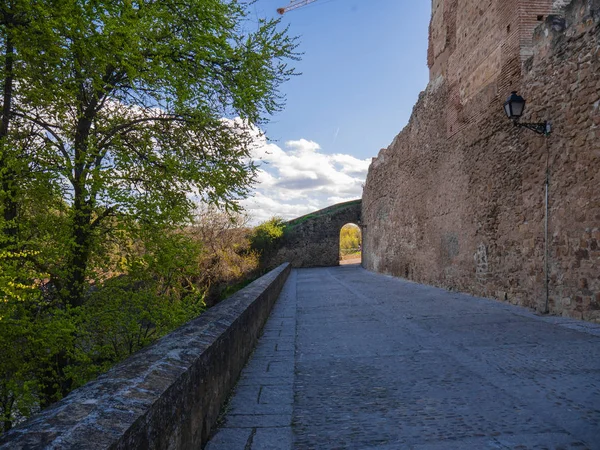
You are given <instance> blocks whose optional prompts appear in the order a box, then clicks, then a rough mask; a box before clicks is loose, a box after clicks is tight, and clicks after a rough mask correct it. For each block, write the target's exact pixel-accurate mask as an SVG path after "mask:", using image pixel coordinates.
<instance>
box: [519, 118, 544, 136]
mask: <svg viewBox="0 0 600 450" xmlns="http://www.w3.org/2000/svg"><path fill="white" fill-rule="evenodd" d="M513 123H514V124H515V126H516V127H520V128H527V129H528V130H531V131H533V132H535V133H537V134H543V135H544V136H548V135H549V134H550V133H551V132H552V124H551V123H550V122H539V123H520V122H518V121H516V120H514V121H513Z"/></svg>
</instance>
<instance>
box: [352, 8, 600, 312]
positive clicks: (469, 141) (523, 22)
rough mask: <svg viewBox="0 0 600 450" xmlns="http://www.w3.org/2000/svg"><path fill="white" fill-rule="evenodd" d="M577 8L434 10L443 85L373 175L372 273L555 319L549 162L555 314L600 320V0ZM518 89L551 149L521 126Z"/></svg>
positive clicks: (367, 220) (436, 73)
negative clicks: (511, 101)
mask: <svg viewBox="0 0 600 450" xmlns="http://www.w3.org/2000/svg"><path fill="white" fill-rule="evenodd" d="M564 3H565V2H564V1H558V0H555V1H550V0H548V1H545V0H544V1H523V0H502V1H499V0H485V1H477V2H476V1H474V0H434V2H433V17H432V22H431V33H430V34H431V41H430V50H429V66H430V69H431V80H430V83H429V85H428V87H427V90H426V91H425V92H423V93H422V94H421V95H420V98H419V101H418V103H417V105H416V106H415V107H414V111H413V114H412V117H411V119H410V122H409V124H408V125H407V126H406V128H405V129H404V130H403V131H402V132H401V133H400V134H399V135H398V136H397V137H396V138H395V139H394V141H393V143H392V144H391V145H390V146H389V147H388V148H387V149H383V150H382V151H381V152H380V154H379V156H378V157H377V158H375V159H374V161H373V163H372V165H371V167H370V170H369V175H368V178H367V183H366V186H365V190H364V195H363V211H362V221H363V227H364V228H363V230H364V235H363V243H364V244H363V264H364V265H365V267H367V268H368V269H370V270H375V271H379V272H384V273H390V274H393V275H397V276H402V277H406V278H410V279H412V280H415V281H418V282H423V283H427V284H433V285H438V286H443V287H447V288H452V289H457V290H461V291H465V292H471V293H473V294H476V295H482V296H488V297H497V298H499V299H502V300H508V301H510V302H512V303H515V304H520V305H524V306H529V307H534V308H537V309H540V310H542V309H543V308H544V303H545V275H544V236H545V233H544V197H545V189H544V182H545V176H546V162H547V156H548V167H549V173H550V190H549V205H550V207H549V236H550V239H549V254H550V258H549V263H550V271H549V274H550V283H549V290H550V301H549V308H550V311H551V312H553V313H556V314H563V315H567V316H572V317H577V318H584V319H587V320H600V248H599V245H600V129H599V127H600V76H599V75H598V74H599V73H600V0H573V2H571V3H570V4H569V5H568V6H567V7H566V8H564V6H565V5H564ZM561 7H562V9H561V12H560V14H559V15H548V14H549V13H553V12H557V11H559V8H561ZM538 16H543V18H542V20H541V21H539V22H538ZM507 21H508V23H507ZM509 25H510V27H509ZM535 25H539V26H538V27H537V28H536V31H535V33H533V29H534V26H535ZM502 33H505V34H504V37H501V34H502ZM459 36H462V37H460V38H459ZM469 49H470V50H469ZM531 55H533V56H531ZM511 90H518V91H519V92H520V93H521V95H523V96H524V97H525V98H526V99H527V100H528V106H527V111H526V116H525V117H523V119H522V121H523V122H537V121H543V120H546V119H548V120H552V122H553V125H554V130H553V133H552V135H551V136H550V137H549V138H545V137H543V136H540V135H536V134H534V133H532V132H530V131H528V130H524V129H519V128H515V127H513V126H512V124H511V123H510V121H509V120H508V119H507V118H506V116H505V115H504V112H503V111H502V103H503V101H504V100H505V98H506V97H508V95H509V94H510V91H511Z"/></svg>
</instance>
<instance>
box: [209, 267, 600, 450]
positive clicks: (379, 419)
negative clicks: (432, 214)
mask: <svg viewBox="0 0 600 450" xmlns="http://www.w3.org/2000/svg"><path fill="white" fill-rule="evenodd" d="M292 448H294V449H319V450H320V449H345V448H349V449H370V448H375V449H382V450H383V449H416V450H433V449H436V450H437V449H440V450H441V449H443V450H446V449H461V450H462V449H522V450H524V449H557V450H558V449H586V448H587V449H600V326H597V325H592V324H588V323H585V322H580V321H576V320H571V319H563V318H558V317H551V316H544V317H542V316H537V315H535V314H533V313H531V312H529V311H528V310H525V309H522V308H518V307H514V306H511V305H507V304H503V303H500V302H495V301H493V300H486V299H480V298H475V297H471V296H468V295H463V294H457V293H455V292H448V291H445V290H442V289H437V288H432V287H428V286H423V285H419V284H415V283H411V282H408V281H405V280H401V279H397V278H392V277H387V276H383V275H378V274H373V273H370V272H368V271H366V270H364V269H362V268H360V267H358V266H343V267H336V268H325V269H297V270H293V271H292V273H291V275H290V278H289V279H288V281H287V283H286V285H285V287H284V290H283V291H282V294H281V296H280V298H279V300H278V302H277V304H276V305H275V308H274V310H273V313H272V315H271V318H270V319H269V322H268V323H267V325H266V327H265V331H264V335H263V337H262V338H261V340H260V342H259V345H258V347H257V349H256V351H255V352H254V355H253V357H252V359H251V360H250V361H249V363H248V365H247V367H246V368H245V370H244V372H243V374H242V376H241V378H240V381H239V383H238V386H237V387H236V392H235V395H234V396H233V397H232V399H231V401H230V403H229V405H228V409H227V415H226V417H225V419H224V423H223V424H222V425H221V428H220V429H219V430H218V432H217V433H216V434H215V436H214V437H213V439H212V440H211V441H210V442H209V444H208V445H207V447H206V449H207V450H223V449H227V450H237V449H240V450H266V449H277V450H279V449H282V450H283V449H292Z"/></svg>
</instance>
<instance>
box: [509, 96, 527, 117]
mask: <svg viewBox="0 0 600 450" xmlns="http://www.w3.org/2000/svg"><path fill="white" fill-rule="evenodd" d="M511 103H512V113H513V116H515V117H521V116H522V115H523V110H524V109H525V101H524V100H522V99H519V100H513V101H512V102H511Z"/></svg>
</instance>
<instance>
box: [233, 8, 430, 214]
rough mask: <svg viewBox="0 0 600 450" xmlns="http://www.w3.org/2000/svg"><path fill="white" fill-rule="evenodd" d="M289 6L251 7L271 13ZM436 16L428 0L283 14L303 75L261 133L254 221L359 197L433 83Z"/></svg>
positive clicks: (248, 204)
mask: <svg viewBox="0 0 600 450" xmlns="http://www.w3.org/2000/svg"><path fill="white" fill-rule="evenodd" d="M288 3H289V0H258V1H257V2H256V3H255V4H254V5H253V6H252V9H253V11H254V14H255V15H256V16H257V17H271V16H277V13H276V8H278V7H282V6H286V5H287V4H288ZM430 14H431V1H430V0H418V1H408V0H317V1H316V2H314V3H313V4H311V5H309V6H306V7H304V8H300V9H297V10H295V11H292V12H289V13H287V14H285V15H284V16H283V25H287V24H289V26H290V34H292V35H296V36H299V44H300V46H299V51H300V52H302V53H303V55H302V60H301V61H299V62H297V63H296V64H295V67H296V68H297V69H298V71H299V72H301V73H302V75H300V76H297V77H294V78H292V80H291V81H289V82H288V83H287V84H286V85H284V86H283V88H282V91H283V93H284V94H285V96H286V99H287V100H286V107H285V110H284V111H282V112H280V113H278V114H277V115H275V116H274V117H273V118H272V121H271V123H269V124H268V125H267V126H265V127H264V129H263V131H264V132H265V134H266V136H267V137H268V138H269V142H266V141H265V142H263V147H262V149H261V150H258V151H257V152H256V154H255V156H256V157H257V158H259V159H261V160H263V161H264V164H263V165H262V171H261V174H260V176H259V181H260V183H259V184H258V185H257V187H256V194H255V196H254V198H253V199H249V200H247V201H245V202H244V203H243V204H244V206H245V207H246V209H247V210H248V213H249V214H250V216H251V218H252V220H253V222H259V221H262V220H265V219H267V218H269V217H271V216H273V215H278V216H282V217H284V218H286V219H288V218H292V217H297V216H298V215H302V214H305V213H308V212H310V211H313V210H315V209H319V208H322V207H325V206H328V205H329V204H332V203H336V202H337V201H343V200H346V199H351V198H359V197H360V196H361V186H362V183H363V182H364V178H365V176H366V170H367V168H368V163H369V162H370V160H371V158H372V157H374V156H377V153H378V152H379V150H380V149H381V148H383V147H387V146H388V145H389V144H390V143H391V142H392V140H393V139H394V137H395V136H396V134H398V133H399V132H400V131H401V130H402V128H403V127H404V126H405V125H406V123H407V121H408V119H409V117H410V113H411V111H412V107H413V105H414V104H415V102H416V100H417V98H418V95H419V92H420V91H422V90H424V89H425V87H426V86H427V82H428V69H427V43H428V41H427V40H428V26H429V19H430Z"/></svg>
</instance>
